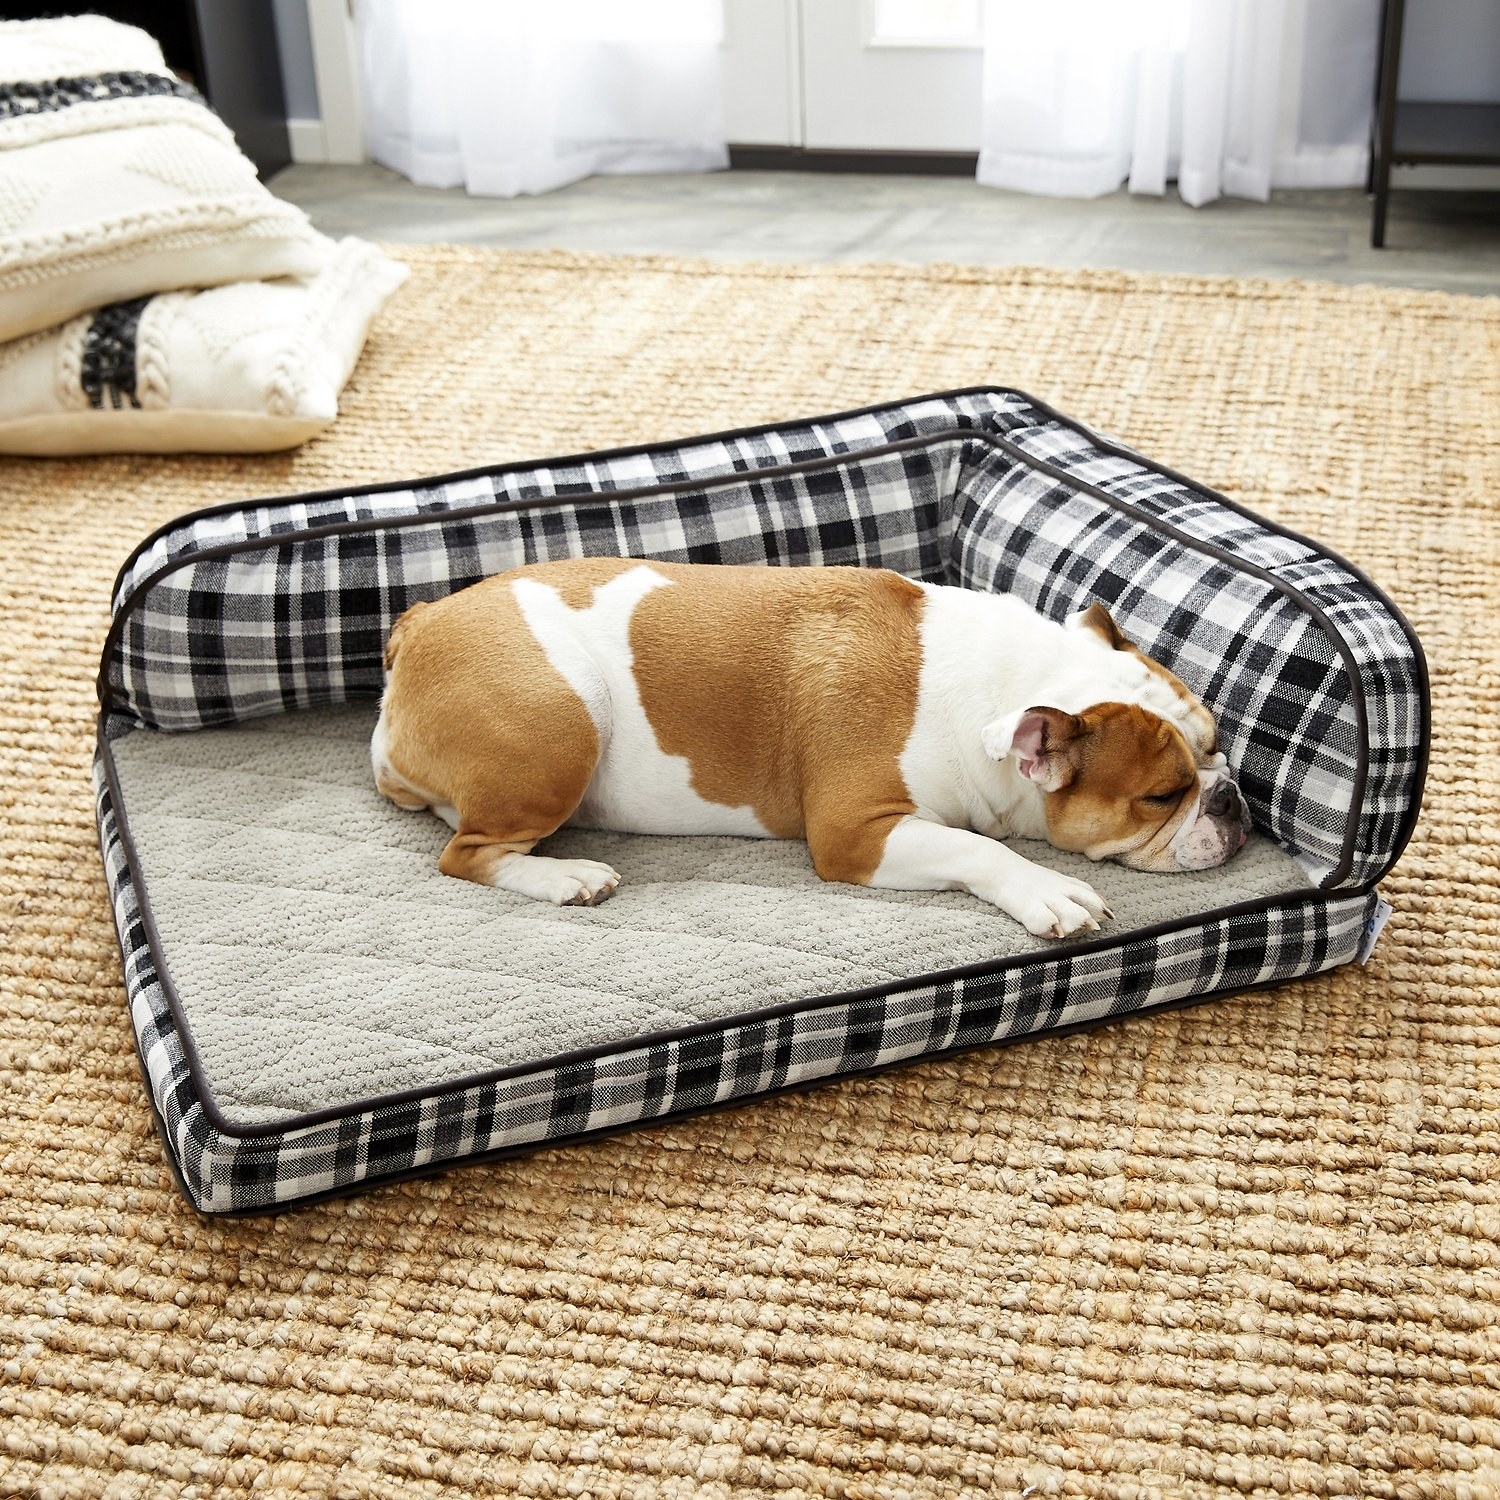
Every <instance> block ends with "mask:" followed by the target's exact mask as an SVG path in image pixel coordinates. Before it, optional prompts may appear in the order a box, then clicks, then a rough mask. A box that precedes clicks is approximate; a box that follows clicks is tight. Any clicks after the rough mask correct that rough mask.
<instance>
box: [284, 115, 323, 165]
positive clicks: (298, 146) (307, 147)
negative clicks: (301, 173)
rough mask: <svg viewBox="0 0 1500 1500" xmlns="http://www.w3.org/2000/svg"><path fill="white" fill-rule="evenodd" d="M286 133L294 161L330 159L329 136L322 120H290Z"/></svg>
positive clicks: (287, 123)
mask: <svg viewBox="0 0 1500 1500" xmlns="http://www.w3.org/2000/svg"><path fill="white" fill-rule="evenodd" d="M286 133H287V138H288V140H289V142H290V144H291V148H292V160H293V161H318V162H322V161H327V160H328V138H327V135H326V133H325V132H324V130H323V122H322V121H321V120H288V121H287V122H286Z"/></svg>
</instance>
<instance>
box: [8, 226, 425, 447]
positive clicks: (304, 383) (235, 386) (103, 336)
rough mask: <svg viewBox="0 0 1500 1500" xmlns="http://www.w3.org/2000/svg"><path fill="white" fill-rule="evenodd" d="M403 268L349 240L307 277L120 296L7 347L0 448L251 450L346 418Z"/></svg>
mask: <svg viewBox="0 0 1500 1500" xmlns="http://www.w3.org/2000/svg"><path fill="white" fill-rule="evenodd" d="M406 276H407V268H406V267H405V266H403V265H400V264H398V263H397V262H396V261H393V260H390V259H388V258H387V257H386V256H385V255H383V254H382V253H381V252H380V251H379V250H377V249H376V248H375V246H374V245H370V244H366V243H365V242H364V241H363V240H356V239H345V240H341V241H339V243H338V244H337V245H334V246H333V247H332V253H331V255H330V257H329V259H328V261H327V263H326V265H325V266H324V268H323V269H322V271H320V272H319V273H318V275H317V276H315V277H313V278H312V279H310V280H307V281H292V280H283V281H251V282H242V283H239V284H237V285H234V286H222V287H214V288H211V289H210V290H208V291H202V292H165V293H163V294H161V295H160V296H156V297H143V298H137V299H134V300H132V301H128V302H117V303H115V304H113V305H112V306H109V307H104V308H100V309H99V310H98V311H97V312H92V313H87V314H85V315H84V316H83V317H81V318H74V319H73V321H72V322H70V323H67V324H65V325H64V326H63V327H61V328H53V329H49V330H47V331H46V332H44V333H35V334H32V335H31V336H30V337H28V338H22V339H18V340H16V341H15V342H13V343H10V344H7V345H4V346H3V347H0V453H22V454H32V455H67V454H76V453H179V452H197V453H203V452H225V453H255V452H264V451H267V450H270V449H273V448H290V447H292V446H293V445H294V444H297V443H300V442H304V441H305V440H306V439H307V438H310V437H312V436H313V435H314V434H315V433H317V432H321V431H322V430H323V428H325V427H327V426H328V425H329V423H331V422H332V421H333V420H334V418H335V417H336V416H337V415H338V396H339V392H340V391H341V390H342V389H343V386H344V382H345V381H346V380H347V379H348V378H349V373H350V371H351V370H352V369H353V368H354V363H355V361H356V360H357V359H358V358H359V351H360V349H361V347H362V346H363V344H364V341H365V335H366V333H367V332H368V330H369V326H370V322H371V320H372V319H373V318H374V316H375V314H376V313H377V312H378V311H379V310H380V308H381V306H382V305H383V304H384V302H385V301H386V299H387V298H388V297H389V296H390V295H391V293H392V292H393V291H395V289H396V288H397V287H398V286H400V284H401V283H402V282H403V281H404V280H405V279H406Z"/></svg>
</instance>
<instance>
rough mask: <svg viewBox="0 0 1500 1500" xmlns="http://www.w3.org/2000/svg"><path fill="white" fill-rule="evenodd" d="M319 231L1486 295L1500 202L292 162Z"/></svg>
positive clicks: (294, 184) (292, 177)
mask: <svg viewBox="0 0 1500 1500" xmlns="http://www.w3.org/2000/svg"><path fill="white" fill-rule="evenodd" d="M271 187H272V189H273V190H274V191H275V192H276V193H278V194H279V195H280V196H281V197H283V198H286V199H287V200H289V201H290V202H292V203H296V204H299V205H300V206H301V207H303V208H304V209H306V210H307V212H308V213H309V214H310V215H311V217H312V220H313V222H314V223H315V224H316V225H317V226H318V227H319V228H320V229H322V230H324V231H325V232H326V233H328V234H334V235H339V234H359V235H363V236H366V237H367V238H372V239H384V240H392V241H407V242H419V243H420V242H433V241H458V242H463V243H468V244H482V245H505V246H512V247H519V248H529V249H542V248H548V249H551V248H559V249H569V250H600V251H615V252H647V253H659V254H672V255H694V256H707V257H710V258H716V259H726V260H735V259H754V260H815V261H909V262H933V261H950V262H960V263H969V264H989V265H1014V264H1022V263H1025V264H1034V265H1047V266H1058V267H1081V266H1091V267H1106V268H1114V269H1119V270H1128V271H1188V272H1198V273H1202V274H1209V275H1230V276H1278V277H1279V276H1303V277H1316V278H1319V279H1322V280H1330V281H1342V282H1375V283H1378V284H1382V285H1387V286H1409V287H1433V288H1438V289H1440V290H1443V291H1454V292H1474V293H1500V195H1495V194H1479V193H1473V194H1462V193H1453V192H1438V191H1427V190H1424V191H1415V190H1409V191H1405V192H1398V193H1396V194H1395V195H1393V198H1392V206H1391V214H1390V221H1389V226H1388V231H1387V243H1388V246H1389V248H1387V249H1385V250H1372V249H1371V248H1370V208H1369V200H1368V199H1367V198H1366V197H1365V195H1364V194H1363V193H1362V192H1360V191H1358V190H1357V189H1350V190H1346V191H1327V192H1325V191H1309V192H1278V193H1276V194H1273V196H1272V199H1271V201H1270V203H1267V204H1261V203H1248V202H1245V201H1243V200H1239V199H1233V198H1225V199H1221V200H1220V201H1219V202H1217V203H1214V204H1211V205H1210V206H1208V207H1207V208H1199V209H1193V208H1188V207H1186V206H1185V205H1184V204H1183V203H1182V202H1181V201H1180V200H1179V199H1178V198H1177V196H1176V194H1175V192H1169V193H1168V194H1167V195H1166V196H1165V197H1162V198H1154V197H1145V196H1135V195H1132V194H1130V193H1126V192H1118V193H1114V194H1112V195H1111V196H1109V197H1107V198H1096V199H1092V200H1087V201H1080V200H1076V199H1062V198H1036V197H1030V196H1027V195H1025V194H1021V193H1008V192H999V191H996V190H994V189H992V188H983V187H980V186H979V185H978V184H977V183H975V182H974V181H972V180H971V179H968V178H961V177H916V176H895V175H878V174H874V173H870V174H865V173H833V172H756V171H730V172H717V173H705V174H701V175H680V176H659V177H594V178H589V179H587V180H585V181H583V182H578V183H574V184H573V185H572V186H570V187H566V188H562V189H560V190H559V191H557V192H555V193H548V194H545V195H543V196H540V197H533V198H513V199H500V198H470V197H468V196H467V195H466V194H465V193H464V192H463V191H462V190H460V189H452V190H444V189H433V188H419V187H414V186H413V185H412V184H411V183H409V182H407V181H406V180H405V179H404V178H402V177H400V176H398V175H397V174H396V173H394V172H391V171H388V170H386V169H385V168H384V167H378V166H373V165H367V166H360V167H333V166H293V167H288V168H287V169H286V170H285V171H283V172H281V173H279V174H278V175H277V176H276V177H275V178H274V179H273V180H272V182H271Z"/></svg>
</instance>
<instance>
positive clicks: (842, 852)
mask: <svg viewBox="0 0 1500 1500" xmlns="http://www.w3.org/2000/svg"><path fill="white" fill-rule="evenodd" d="M385 665H386V672H387V675H386V685H385V692H384V695H383V697H382V700H381V707H380V717H379V720H378V722H377V724H376V726H375V731H374V736H373V739H372V742H371V760H372V763H373V767H374V772H375V784H376V787H377V788H378V789H379V791H380V792H381V793H382V794H383V795H384V796H386V797H388V798H389V799H390V800H391V801H392V802H394V803H395V804H396V805H397V806H399V807H403V808H412V809H420V808H430V809H431V810H432V811H433V812H435V813H436V814H437V815H438V816H439V817H440V818H442V819H443V820H444V821H445V822H447V823H448V825H449V826H450V827H451V828H452V829H453V836H452V838H451V839H450V840H449V841H448V844H447V847H446V848H445V849H444V850H443V853H442V856H441V859H440V860H439V867H440V868H441V869H442V870H443V872H444V873H446V874H448V875H455V876H458V877H460V878H461V879H465V880H473V881H477V882H479V883H480V884H482V885H489V886H496V887H498V888H500V889H502V890H507V891H516V892H519V893H521V894H522V895H526V896H531V897H534V898H536V899H537V900H541V901H552V902H556V903H558V904H560V905H577V904H583V905H588V904H592V903H593V902H596V901H599V900H601V899H603V898H604V897H606V896H608V895H609V894H610V893H611V892H612V891H613V890H614V889H615V887H616V886H617V885H618V883H619V880H620V876H619V875H618V874H617V873H616V872H615V871H614V870H613V869H611V868H610V867H609V866H608V865H606V864H601V863H598V862H596V861H593V860H587V859H554V858H548V857H546V856H543V855H538V854H533V853H532V852H531V851H532V849H533V848H534V847H535V846H536V845H537V844H538V843H539V842H540V841H541V840H543V839H545V838H547V836H548V835H549V834H552V833H554V832H556V831H557V829H559V828H560V827H562V826H563V825H564V824H565V823H566V824H573V825H575V826H582V827H586V828H610V829H618V830H621V831H624V832H630V833H658V834H742V835H749V836H751V837H757V838H783V839H791V838H796V839H805V840H806V841H807V845H808V848H809V850H810V852H811V855H812V861H813V865H814V868H815V869H816V870H817V872H818V874H819V875H820V876H821V877H822V878H823V879H824V880H830V881H850V882H853V883H855V884H857V885H869V886H878V887H883V888H886V889H893V890H964V891H968V892H970V893H972V894H973V895H975V896H977V897H979V899H980V900H982V901H988V902H991V903H992V904H993V905H995V906H997V907H999V908H1000V910H1001V911H1004V912H1006V913H1008V914H1009V915H1010V916H1012V917H1014V918H1015V919H1016V920H1017V921H1018V922H1020V923H1022V924H1023V925H1024V926H1025V927H1026V929H1027V931H1029V932H1031V933H1033V934H1035V935H1037V936H1040V937H1064V936H1067V935H1069V934H1071V933H1076V932H1079V931H1084V930H1094V929H1097V928H1098V926H1099V923H1100V921H1101V920H1102V919H1104V918H1106V917H1109V916H1111V915H1113V914H1112V913H1111V912H1110V910H1109V908H1108V906H1107V905H1106V903H1105V902H1104V900H1103V898H1102V897H1100V895H1099V894H1098V893H1097V892H1096V891H1095V890H1094V889H1093V887H1092V886H1090V885H1088V884H1087V883H1086V882H1084V881H1082V880H1076V879H1074V878H1072V877H1071V876H1068V875H1063V874H1060V873H1059V872H1057V871H1055V870H1052V869H1049V868H1046V867H1044V866H1041V865H1038V864H1035V863H1033V862H1032V861H1030V860H1028V859H1026V858H1024V857H1023V856H1022V855H1020V854H1017V853H1016V852H1015V851H1014V850H1012V849H1009V848H1007V847H1006V845H1005V844H1004V843H1002V842H1000V841H1001V840H1002V839H1005V838H1007V837H1009V836H1011V835H1016V836H1019V837H1023V838H1034V839H1040V838H1045V839H1048V840H1049V841H1050V842H1051V843H1052V844H1053V845H1055V846H1056V847H1057V848H1059V849H1067V850H1074V851H1077V852H1079V853H1082V854H1085V855H1087V856H1088V857H1089V858H1090V859H1094V860H1102V859H1116V860H1119V861H1121V862H1122V863H1124V864H1126V865H1129V866H1131V867H1133V868H1135V869H1139V870H1201V869H1206V868H1208V867H1209V866H1211V865H1217V864H1220V863H1222V862H1223V861H1224V860H1226V859H1228V858H1229V857H1230V856H1231V855H1232V854H1234V853H1235V851H1236V850H1238V849H1239V848H1240V847H1241V845H1243V843H1244V842H1245V837H1246V832H1247V830H1248V828H1249V815H1248V812H1247V810H1246V808H1245V805H1244V803H1243V801H1242V799H1241V797H1240V794H1239V792H1238V789H1237V788H1236V786H1235V784H1234V782H1233V780H1232V779H1231V776H1230V772H1229V771H1228V769H1227V767H1226V765H1225V759H1224V756H1223V755H1222V754H1221V753H1220V752H1219V748H1218V742H1217V736H1216V732H1215V728H1214V721H1213V718H1212V716H1211V715H1210V714H1209V712H1208V710H1207V709H1206V708H1205V707H1204V706H1203V704H1202V703H1200V702H1199V701H1198V699H1197V698H1195V697H1194V696H1193V694H1192V693H1191V692H1189V691H1188V689H1187V688H1186V687H1185V686H1184V685H1183V684H1182V683H1181V682H1180V681H1179V680H1178V679H1177V678H1176V677H1175V676H1174V675H1173V674H1172V673H1171V672H1170V671H1168V670H1167V669H1166V668H1165V667H1164V666H1162V665H1161V664H1160V663H1158V662H1155V661H1152V660H1151V659H1150V658H1149V657H1147V656H1145V655H1143V654H1142V653H1141V652H1140V651H1138V650H1137V649H1136V648H1135V647H1134V646H1133V645H1132V644H1131V643H1130V642H1129V641H1128V640H1127V639H1126V638H1125V636H1124V635H1123V634H1122V633H1121V632H1120V630H1119V629H1118V628H1117V626H1116V625H1115V622H1114V620H1113V619H1112V618H1111V616H1110V614H1109V612H1108V611H1107V610H1106V609H1105V608H1104V606H1103V605H1101V604H1092V605H1090V606H1089V608H1088V609H1086V610H1083V611H1081V612H1080V613H1078V614H1076V615H1074V616H1073V617H1071V618H1070V619H1069V620H1068V621H1067V623H1066V624H1058V623H1056V622H1054V621H1050V620H1046V619H1044V618H1042V617H1041V616H1040V615H1038V614H1037V613H1035V612H1034V611H1033V610H1032V609H1031V608H1030V607H1029V606H1027V605H1026V604H1024V603H1023V602H1022V601H1020V600H1018V599H1014V598H1010V597H1007V596H1004V595H998V594H988V593H981V592H978V591H975V590H972V589H963V588H952V587H945V586H942V585H937V584H929V583H916V582H913V581H912V580H910V579H908V578H904V577H902V576H901V575H900V574H897V573H892V572H887V571H885V570H882V569H872V568H840V567H809V568H786V567H765V568H741V567H720V566H712V565H701V564H700V565H695V564H676V563H661V562H641V561H634V560H631V559H626V558H579V559H573V560H569V561H562V562H548V563H534V564H530V565H528V566H526V567H520V568H515V569H513V570H512V571H510V572H507V573H501V574H499V575H497V576H495V577H492V578H489V579H486V580H485V581H484V582H482V583H478V584H475V585H474V586H472V587H470V588H466V589H463V590H461V591H460V592H459V593H456V594H453V595H451V596H449V597H448V598H446V599H443V600H440V601H438V602H436V603H432V604H417V605H414V606H413V607H412V608H410V609H408V610H407V611H406V612H405V613H404V614H403V615H402V616H401V617H400V618H399V619H398V620H397V621H396V623H395V625H394V627H393V628H392V630H391V633H390V636H389V639H388V641H387V643H386V648H385Z"/></svg>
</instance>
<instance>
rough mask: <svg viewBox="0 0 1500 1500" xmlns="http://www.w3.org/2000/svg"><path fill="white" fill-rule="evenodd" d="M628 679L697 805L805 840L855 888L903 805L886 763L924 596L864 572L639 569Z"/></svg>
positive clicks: (894, 760) (905, 700) (901, 746)
mask: <svg viewBox="0 0 1500 1500" xmlns="http://www.w3.org/2000/svg"><path fill="white" fill-rule="evenodd" d="M652 566H653V567H655V568H657V569H658V570H659V571H660V572H661V573H662V574H663V576H665V577H666V578H668V579H669V580H670V583H671V587H669V588H664V589H656V590H654V591H653V592H652V593H650V594H648V595H647V596H646V597H645V598H644V599H643V600H642V601H641V603H640V604H639V605H638V606H637V608H636V612H635V615H634V618H633V619H632V621H631V629H630V639H631V645H632V648H633V649H634V651H635V658H636V664H635V676H636V682H637V684H638V685H639V687H640V692H641V702H642V704H643V706H644V707H645V710H646V717H647V719H648V720H649V721H650V724H651V727H652V729H653V730H654V731H655V733H656V738H657V742H658V744H659V745H660V746H661V748H662V750H663V751H664V752H665V753H666V754H668V755H680V756H682V757H683V758H685V759H686V760H687V762H688V764H689V766H690V767H691V769H692V785H693V789H694V791H696V792H697V793H698V795H699V796H700V797H702V798H703V799H704V800H705V801H708V802H718V803H722V804H725V805H728V806H748V807H750V808H751V809H752V810H753V811H754V813H755V815H756V817H757V818H758V819H759V820H760V822H761V824H762V826H763V827H765V828H766V829H767V830H768V831H769V832H770V833H771V834H773V835H774V836H775V837H777V838H806V839H807V842H808V846H809V848H810V850H811V852H812V857H813V863H814V865H815V866H816V868H817V870H818V873H819V874H820V875H822V876H824V878H825V879H830V880H847V881H854V882H856V883H867V882H868V881H869V879H870V877H871V876H872V875H873V874H874V873H875V870H876V868H877V867H878V866H879V864H880V861H881V858H882V856H883V854H884V850H885V837H886V834H887V833H888V832H889V830H890V828H891V827H892V826H893V825H894V823H895V821H896V820H897V819H899V818H900V817H902V816H904V815H905V814H907V813H909V812H912V811H914V810H915V807H914V804H913V803H912V801H911V798H910V795H909V793H908V791H907V787H906V783H905V781H904V779H903V778H902V775H901V769H900V759H901V754H902V752H903V751H904V750H905V748H906V742H907V740H908V739H909V738H910V736H911V730H912V725H913V722H914V721H915V718H916V705H917V689H918V683H919V679H920V676H921V668H922V650H921V636H920V625H921V613H922V606H923V604H924V602H925V595H924V594H923V592H922V590H921V589H920V588H919V587H918V586H917V585H916V584H914V583H912V582H910V581H909V580H908V579H905V578H902V577H901V576H900V575H899V574H896V573H891V572H887V571H885V570H883V569H868V568H805V569H804V568H736V569H734V570H733V576H732V577H726V576H724V572H723V571H722V570H717V569H715V570H712V571H705V570H703V569H698V568H681V567H673V566H670V565H662V564H653V565H652Z"/></svg>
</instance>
